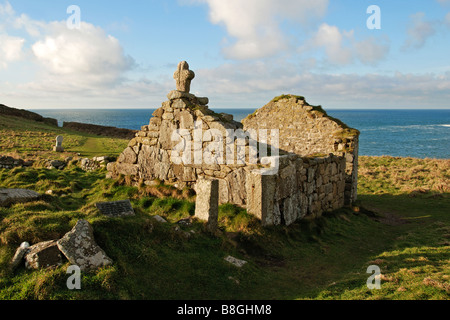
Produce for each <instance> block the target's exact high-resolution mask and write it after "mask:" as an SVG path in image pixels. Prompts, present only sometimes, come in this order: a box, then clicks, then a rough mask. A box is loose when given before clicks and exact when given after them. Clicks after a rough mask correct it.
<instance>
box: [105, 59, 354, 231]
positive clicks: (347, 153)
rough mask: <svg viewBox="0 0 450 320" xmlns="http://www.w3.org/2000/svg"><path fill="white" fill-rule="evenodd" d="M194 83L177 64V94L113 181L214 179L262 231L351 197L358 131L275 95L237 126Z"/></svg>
mask: <svg viewBox="0 0 450 320" xmlns="http://www.w3.org/2000/svg"><path fill="white" fill-rule="evenodd" d="M194 78H195V73H194V72H193V71H191V70H189V65H188V64H187V63H186V62H185V61H183V62H181V63H180V64H179V65H178V69H177V71H176V72H175V74H174V79H175V80H176V90H174V91H171V92H170V93H169V94H168V96H167V97H168V100H167V101H165V102H163V103H162V107H161V108H159V109H157V110H156V111H155V112H154V113H153V117H152V118H151V119H150V123H149V124H148V125H144V126H143V127H142V129H141V130H140V131H139V132H138V133H137V134H136V137H134V138H133V139H132V140H131V141H130V142H129V144H128V147H127V148H126V149H125V150H124V151H123V152H122V154H121V155H120V156H119V158H118V159H117V161H116V162H114V163H110V164H108V171H109V173H108V175H109V176H110V177H112V178H117V177H119V176H120V175H123V176H129V177H130V179H131V181H133V183H135V184H136V185H137V184H139V183H144V184H148V185H151V184H154V181H156V180H158V181H162V182H164V183H168V184H172V185H174V186H176V187H178V188H180V189H181V188H184V187H187V186H188V187H193V188H194V189H195V185H196V183H197V181H199V180H200V179H214V180H218V186H219V191H218V201H219V203H220V204H223V203H232V204H235V205H238V206H241V207H244V208H246V209H247V211H248V213H250V214H253V215H255V216H256V217H258V218H259V219H260V220H261V223H262V224H263V225H266V226H267V225H290V224H292V223H293V222H295V221H297V220H299V219H302V218H304V217H306V216H312V217H318V216H320V215H321V214H322V213H323V212H327V211H332V210H336V209H338V208H341V207H343V206H345V205H347V204H351V203H352V202H354V201H355V200H356V198H357V172H358V142H359V131H358V130H356V129H352V128H349V127H348V126H346V125H345V124H344V123H342V122H341V121H340V120H338V119H335V118H332V117H330V116H328V115H327V113H326V112H325V111H324V110H323V109H322V107H320V106H311V105H309V104H308V103H307V102H306V100H305V98H304V97H300V96H295V95H282V96H280V97H277V98H275V99H273V100H272V101H270V102H269V103H268V104H267V105H266V106H264V107H262V108H261V109H258V110H257V111H256V112H255V113H253V114H251V115H249V116H248V117H247V118H245V119H244V120H242V122H237V121H234V120H233V116H232V115H229V114H224V113H220V114H218V113H216V112H214V111H213V110H211V109H209V107H208V104H209V99H208V98H204V97H196V96H195V95H193V94H191V93H190V84H191V81H192V80H193V79H194Z"/></svg>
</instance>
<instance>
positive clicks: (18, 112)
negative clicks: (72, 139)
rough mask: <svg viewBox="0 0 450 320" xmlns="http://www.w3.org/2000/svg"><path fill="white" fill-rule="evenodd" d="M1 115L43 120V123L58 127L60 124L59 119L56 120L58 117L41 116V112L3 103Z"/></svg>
mask: <svg viewBox="0 0 450 320" xmlns="http://www.w3.org/2000/svg"><path fill="white" fill-rule="evenodd" d="M0 115H6V116H13V117H18V118H24V119H28V120H33V121H37V122H43V123H46V124H49V125H52V126H56V127H57V126H58V120H56V119H53V118H45V117H43V116H41V115H40V114H37V113H34V112H31V111H27V110H22V109H15V108H10V107H7V106H5V105H3V104H0Z"/></svg>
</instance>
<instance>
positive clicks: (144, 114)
mask: <svg viewBox="0 0 450 320" xmlns="http://www.w3.org/2000/svg"><path fill="white" fill-rule="evenodd" d="M213 110H214V111H215V112H218V113H221V112H224V113H229V114H232V115H233V116H234V119H235V120H236V121H241V120H242V119H244V118H245V117H246V116H247V115H249V114H251V113H253V112H254V111H255V109H213ZM32 111H33V112H36V113H38V114H41V115H42V116H44V117H51V118H55V119H57V120H58V123H59V125H60V126H62V123H63V122H64V121H66V122H82V123H91V124H97V125H102V126H112V127H118V128H126V129H132V130H140V128H141V127H142V126H143V125H146V124H148V123H149V119H150V118H151V117H152V113H153V111H154V109H98V110H92V109H89V110H86V109H61V110H58V109H51V110H50V109H47V110H32ZM326 111H327V113H328V114H329V115H330V116H332V117H335V118H338V119H340V120H341V121H343V122H344V123H345V124H347V125H348V126H349V127H352V128H355V129H358V130H359V131H360V132H361V136H360V148H359V153H360V155H365V156H383V155H388V156H393V157H414V158H435V159H450V110H385V109H377V110H348V109H346V110H338V109H328V110H326Z"/></svg>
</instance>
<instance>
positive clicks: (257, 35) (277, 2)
mask: <svg viewBox="0 0 450 320" xmlns="http://www.w3.org/2000/svg"><path fill="white" fill-rule="evenodd" d="M198 2H202V3H207V4H208V6H209V10H210V11H209V17H210V21H211V22H212V23H213V24H223V25H224V26H225V27H226V30H227V32H228V34H229V36H231V37H232V38H233V39H235V43H233V44H231V45H230V46H227V47H225V48H224V51H223V52H224V54H225V56H226V57H227V58H231V59H237V60H239V59H252V58H262V57H268V56H272V55H274V54H276V53H279V52H282V51H283V50H285V49H286V48H287V47H288V46H289V40H288V37H287V36H286V35H285V34H284V33H283V31H282V30H281V26H280V20H283V21H284V22H286V21H288V22H291V23H295V24H297V25H304V26H305V25H307V24H308V22H311V21H312V20H314V19H316V18H317V17H321V16H323V15H324V13H325V11H326V9H327V7H328V0H316V1H308V0H297V1H291V0H246V1H241V0H227V1H223V0H200V1H198Z"/></svg>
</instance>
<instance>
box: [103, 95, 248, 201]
mask: <svg viewBox="0 0 450 320" xmlns="http://www.w3.org/2000/svg"><path fill="white" fill-rule="evenodd" d="M168 98H169V100H168V101H165V102H164V103H163V104H162V107H161V108H159V109H157V110H156V111H155V112H154V113H153V117H152V118H151V119H150V123H149V125H145V126H143V127H142V129H141V130H140V131H139V132H137V133H136V136H135V137H134V138H133V139H131V141H130V143H129V144H128V147H127V148H126V149H125V150H124V151H123V152H122V154H121V155H120V156H119V158H118V159H117V162H115V163H110V164H108V167H107V168H108V171H109V173H110V176H111V177H118V176H119V175H121V174H122V175H125V176H131V177H132V180H133V181H134V183H135V184H138V183H144V184H148V185H151V184H152V183H153V181H154V180H160V181H164V182H166V183H176V185H177V187H179V188H180V189H181V188H183V187H185V186H192V185H193V184H194V183H195V182H196V181H197V180H198V179H199V177H210V178H215V179H218V180H219V182H220V190H221V192H220V202H221V203H226V202H231V203H235V204H238V205H245V198H246V194H245V170H244V167H246V164H245V163H242V164H232V165H227V164H221V163H219V161H214V162H213V163H205V161H204V160H205V159H203V160H202V161H201V162H200V163H195V161H194V158H195V153H196V152H197V151H200V152H201V153H202V150H206V149H207V148H208V147H209V146H210V145H212V144H213V143H215V141H214V137H212V136H211V135H209V134H208V133H207V131H208V130H210V129H214V130H217V131H218V132H220V133H221V134H222V137H225V135H226V130H227V129H231V130H239V129H242V124H241V123H239V122H236V121H233V116H231V115H228V114H217V113H215V112H213V111H212V110H210V109H209V108H208V107H207V106H206V104H207V103H208V99H207V98H198V97H195V96H194V95H192V94H188V93H185V92H180V91H173V92H171V93H169V95H168ZM177 130H184V131H179V133H180V135H178V136H176V137H178V139H176V137H175V139H172V138H173V137H172V135H173V134H174V132H176V131H177ZM196 135H199V136H200V139H199V140H201V142H200V143H199V144H197V143H195V141H194V139H195V138H196V137H195V136H196ZM187 142H190V143H192V148H191V149H190V150H191V154H190V155H189V156H188V155H187V154H185V153H183V152H182V151H180V157H184V159H187V158H190V159H191V161H184V162H182V163H176V162H175V161H174V160H173V158H172V155H173V150H174V149H176V147H177V145H178V146H179V145H181V146H183V145H184V143H187ZM223 143H224V146H223V148H224V150H225V147H226V146H225V141H224V142H223Z"/></svg>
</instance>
